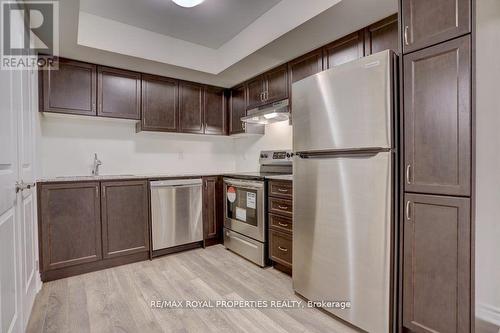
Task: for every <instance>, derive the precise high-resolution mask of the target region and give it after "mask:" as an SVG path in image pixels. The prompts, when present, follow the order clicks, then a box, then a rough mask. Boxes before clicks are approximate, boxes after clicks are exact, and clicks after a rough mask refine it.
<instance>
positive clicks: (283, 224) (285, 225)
mask: <svg viewBox="0 0 500 333" xmlns="http://www.w3.org/2000/svg"><path fill="white" fill-rule="evenodd" d="M278 225H280V226H282V227H288V223H281V222H278Z"/></svg>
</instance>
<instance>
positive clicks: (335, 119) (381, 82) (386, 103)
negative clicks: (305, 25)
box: [292, 51, 393, 152]
mask: <svg viewBox="0 0 500 333" xmlns="http://www.w3.org/2000/svg"><path fill="white" fill-rule="evenodd" d="M392 63H393V56H392V53H390V51H384V52H380V53H377V54H374V55H371V56H368V57H365V58H362V59H359V60H356V61H353V62H350V63H347V64H344V65H340V66H337V67H334V68H332V69H329V70H326V71H323V72H320V73H318V74H315V75H313V76H310V77H308V78H306V79H304V80H301V81H298V82H295V83H294V84H293V85H292V105H293V112H292V120H293V149H294V151H295V152H303V151H324V150H337V149H342V150H343V149H353V148H371V147H380V148H393V146H392V138H391V132H392V117H391V115H392V104H393V103H392Z"/></svg>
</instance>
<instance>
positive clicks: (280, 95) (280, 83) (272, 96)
mask: <svg viewBox="0 0 500 333" xmlns="http://www.w3.org/2000/svg"><path fill="white" fill-rule="evenodd" d="M264 83H265V89H266V90H265V95H264V103H265V104H267V103H273V102H277V101H281V100H283V99H285V98H288V66H287V65H286V64H285V65H282V66H279V67H276V68H274V69H272V70H270V71H268V72H266V73H265V74H264Z"/></svg>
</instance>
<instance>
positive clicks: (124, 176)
mask: <svg viewBox="0 0 500 333" xmlns="http://www.w3.org/2000/svg"><path fill="white" fill-rule="evenodd" d="M228 174H235V172H212V173H164V174H136V175H134V174H119V175H99V176H61V177H42V178H40V179H38V183H57V182H83V181H101V180H122V179H123V180H125V179H128V180H131V179H162V178H185V177H207V176H223V175H228ZM265 178H266V179H271V180H273V179H274V180H290V181H292V180H293V176H292V175H276V176H265Z"/></svg>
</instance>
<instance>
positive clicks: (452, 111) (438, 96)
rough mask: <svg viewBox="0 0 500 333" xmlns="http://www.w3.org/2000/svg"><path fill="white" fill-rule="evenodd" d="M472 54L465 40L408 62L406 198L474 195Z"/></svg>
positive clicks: (411, 56)
mask: <svg viewBox="0 0 500 333" xmlns="http://www.w3.org/2000/svg"><path fill="white" fill-rule="evenodd" d="M470 51H471V49H470V37H469V36H465V37H462V38H459V39H455V40H452V41H449V42H446V43H443V44H439V45H436V46H433V47H430V48H427V49H424V50H421V51H417V52H414V53H412V54H409V55H406V56H404V71H405V77H404V85H405V90H404V113H405V167H406V182H405V190H406V191H407V192H419V193H431V194H446V195H464V196H468V195H470V180H471V178H470V177H471V176H470V170H471V59H470Z"/></svg>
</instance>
